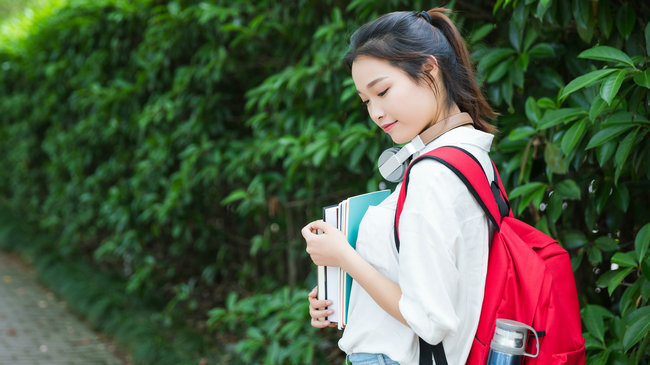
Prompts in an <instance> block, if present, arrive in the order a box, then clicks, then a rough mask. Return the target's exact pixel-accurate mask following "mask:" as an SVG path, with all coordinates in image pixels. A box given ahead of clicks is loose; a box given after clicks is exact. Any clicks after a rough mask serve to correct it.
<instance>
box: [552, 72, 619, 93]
mask: <svg viewBox="0 0 650 365" xmlns="http://www.w3.org/2000/svg"><path fill="white" fill-rule="evenodd" d="M615 71H617V69H604V70H596V71H591V72H590V73H588V74H584V75H582V76H578V77H576V78H575V79H573V80H572V81H571V82H569V84H568V85H567V86H566V87H565V88H564V90H562V94H561V95H560V99H565V98H566V97H567V96H569V95H570V94H571V93H573V92H575V91H578V90H580V89H582V88H585V87H587V86H590V85H592V84H594V83H596V82H598V81H599V80H601V79H603V78H605V77H607V76H609V75H610V74H612V73H614V72H615Z"/></svg>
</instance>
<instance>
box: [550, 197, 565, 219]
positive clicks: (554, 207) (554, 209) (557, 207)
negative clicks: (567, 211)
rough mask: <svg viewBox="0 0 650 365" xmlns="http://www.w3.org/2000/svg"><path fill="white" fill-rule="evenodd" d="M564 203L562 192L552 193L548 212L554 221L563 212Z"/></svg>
mask: <svg viewBox="0 0 650 365" xmlns="http://www.w3.org/2000/svg"><path fill="white" fill-rule="evenodd" d="M562 203H564V201H563V200H562V197H560V194H551V196H550V198H549V199H548V207H547V208H546V214H548V217H549V219H551V221H552V222H553V223H555V222H557V220H558V219H559V218H560V215H561V214H562Z"/></svg>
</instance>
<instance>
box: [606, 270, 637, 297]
mask: <svg viewBox="0 0 650 365" xmlns="http://www.w3.org/2000/svg"><path fill="white" fill-rule="evenodd" d="M632 270H634V268H633V267H626V268H625V269H623V270H616V271H614V275H612V277H611V278H609V281H608V282H607V293H609V295H610V296H611V295H612V293H613V292H614V290H616V288H618V286H619V285H620V284H621V282H622V281H623V279H625V278H626V277H627V276H628V275H630V273H631V272H632Z"/></svg>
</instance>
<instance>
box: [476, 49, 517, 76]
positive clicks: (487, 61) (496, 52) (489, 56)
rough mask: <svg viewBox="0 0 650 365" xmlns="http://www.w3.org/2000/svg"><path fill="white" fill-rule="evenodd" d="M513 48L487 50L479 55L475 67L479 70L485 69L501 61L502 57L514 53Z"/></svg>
mask: <svg viewBox="0 0 650 365" xmlns="http://www.w3.org/2000/svg"><path fill="white" fill-rule="evenodd" d="M515 53H516V52H515V50H514V49H512V48H495V49H492V50H490V51H489V52H487V53H486V54H484V55H483V56H482V57H481V60H480V61H479V63H478V66H477V69H478V70H479V71H485V70H488V69H490V68H492V66H494V65H496V64H497V63H499V62H501V60H503V59H504V58H506V57H508V56H510V55H512V54H515Z"/></svg>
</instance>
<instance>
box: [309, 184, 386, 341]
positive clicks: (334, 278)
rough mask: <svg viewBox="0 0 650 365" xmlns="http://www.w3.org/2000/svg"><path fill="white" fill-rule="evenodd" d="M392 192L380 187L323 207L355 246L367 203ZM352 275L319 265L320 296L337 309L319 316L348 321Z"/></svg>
mask: <svg viewBox="0 0 650 365" xmlns="http://www.w3.org/2000/svg"><path fill="white" fill-rule="evenodd" d="M388 195H390V190H380V191H375V192H372V193H367V194H362V195H357V196H354V197H351V198H348V199H345V200H344V201H342V202H340V203H339V204H336V205H330V206H327V207H324V208H323V220H324V221H325V222H327V223H329V224H331V225H332V226H334V227H336V228H338V229H339V230H341V232H343V234H344V235H345V236H346V237H347V239H348V243H350V245H351V246H352V247H353V248H356V245H357V236H358V235H359V224H360V223H361V219H362V218H363V216H364V215H365V214H366V211H367V210H368V207H370V206H376V205H378V204H379V203H381V202H382V201H383V200H384V199H386V197H387V196H388ZM351 289H352V278H351V277H350V275H348V274H347V273H346V272H345V271H343V270H342V269H341V268H339V267H331V266H318V299H319V300H325V299H329V300H331V301H332V302H333V304H332V305H331V306H330V307H329V308H331V309H334V313H333V314H332V315H330V316H328V317H325V318H320V319H319V320H329V321H330V322H332V323H336V324H337V327H338V328H339V329H343V328H345V326H346V324H347V323H348V305H349V303H350V290H351Z"/></svg>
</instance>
